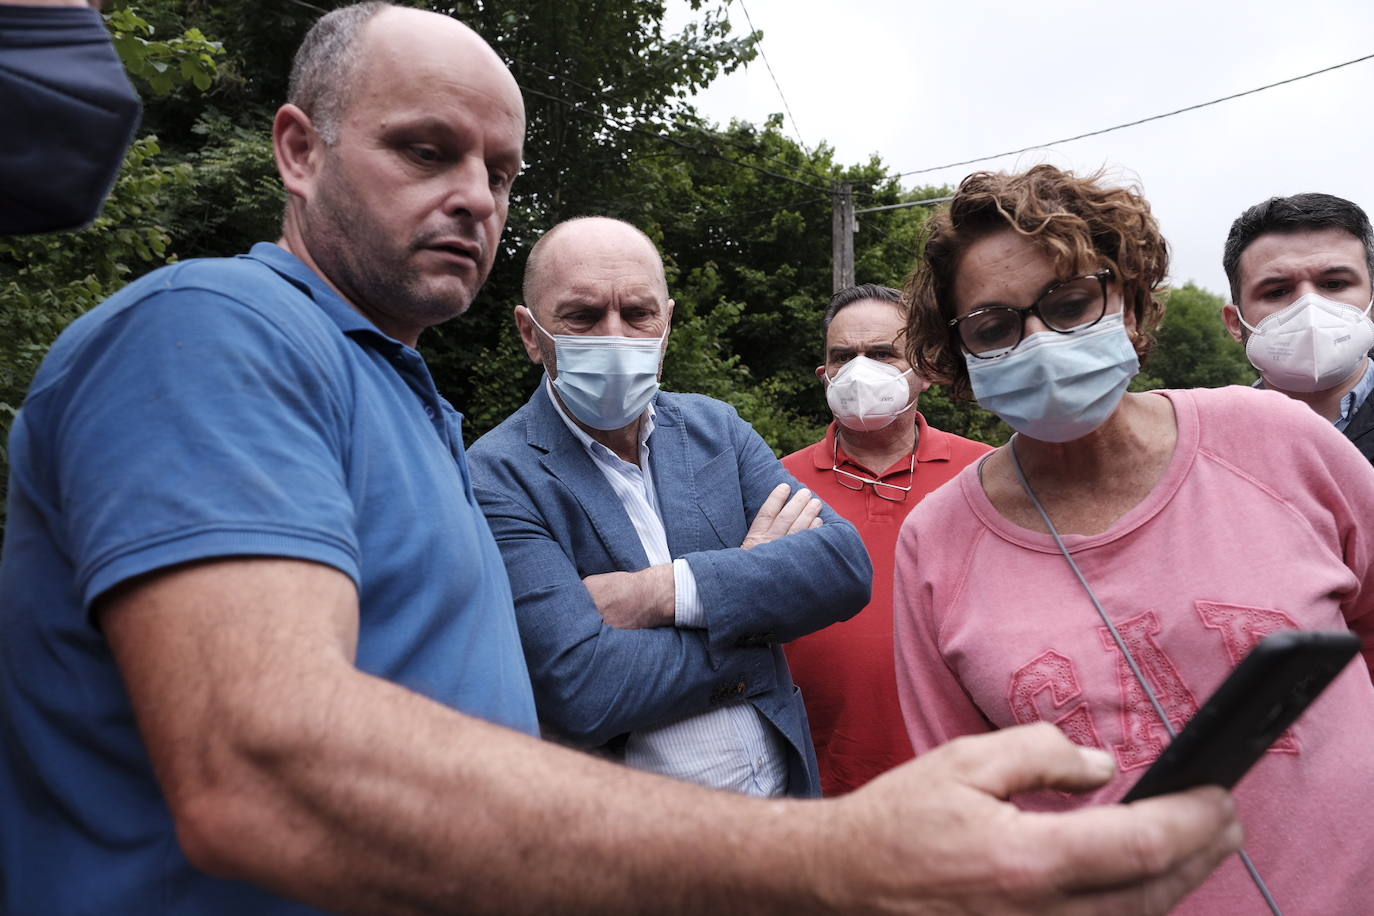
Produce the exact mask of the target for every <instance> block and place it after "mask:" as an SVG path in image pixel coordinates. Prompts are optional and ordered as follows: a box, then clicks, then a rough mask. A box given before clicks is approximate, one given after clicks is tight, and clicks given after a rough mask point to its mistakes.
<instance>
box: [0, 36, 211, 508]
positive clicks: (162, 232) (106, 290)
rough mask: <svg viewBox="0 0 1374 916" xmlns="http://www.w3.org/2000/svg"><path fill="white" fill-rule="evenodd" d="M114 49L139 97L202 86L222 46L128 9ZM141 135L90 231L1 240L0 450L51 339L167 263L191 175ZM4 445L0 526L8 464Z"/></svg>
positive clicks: (186, 167)
mask: <svg viewBox="0 0 1374 916" xmlns="http://www.w3.org/2000/svg"><path fill="white" fill-rule="evenodd" d="M106 21H107V22H108V23H109V25H110V28H111V31H112V36H113V40H114V43H115V47H116V49H117V50H118V52H119V54H120V58H121V60H123V61H124V64H125V67H126V68H127V69H128V70H129V72H130V74H131V75H132V76H133V78H134V83H135V85H136V86H138V87H139V88H140V90H141V92H142V94H144V96H145V98H146V97H147V95H148V93H149V92H150V91H151V92H152V93H153V94H154V95H156V96H166V95H169V94H171V93H173V92H175V91H177V90H178V89H179V87H182V86H191V87H194V88H198V89H201V90H203V89H205V88H208V87H209V85H210V83H211V82H212V81H213V79H214V76H215V73H216V57H217V56H218V55H219V54H220V53H222V48H221V47H220V46H219V44H218V43H216V42H211V41H208V40H206V38H205V36H204V35H203V34H201V33H200V32H199V31H197V30H195V29H189V30H186V31H185V32H182V33H178V34H176V35H175V36H174V37H172V38H169V39H166V40H162V39H157V38H156V37H155V31H156V30H155V29H154V28H153V27H152V26H151V25H149V23H148V22H146V21H145V20H143V19H142V18H141V17H139V16H137V15H136V14H134V13H133V12H132V11H130V10H128V9H118V10H114V11H112V12H111V13H110V14H109V15H108V16H107V17H106ZM161 152H162V149H161V147H160V145H159V143H158V138H157V137H156V136H153V135H151V134H146V133H145V134H144V136H142V137H141V138H140V139H138V140H137V141H135V142H134V143H133V145H132V146H131V147H130V148H129V151H128V153H127V154H126V155H125V157H124V166H123V169H122V170H121V171H120V174H119V178H118V179H117V180H116V182H115V185H114V188H113V189H112V190H111V192H110V197H109V199H108V200H107V201H106V203H105V207H104V209H103V210H102V211H101V214H100V216H99V217H98V218H97V219H96V220H95V222H94V223H92V225H91V226H90V227H89V228H87V229H85V230H82V231H81V232H77V233H69V234H62V235H48V236H19V237H5V236H0V303H3V307H0V445H3V444H4V443H7V441H8V438H9V430H10V424H11V423H12V422H13V420H14V416H15V414H16V412H17V411H18V409H19V405H20V403H21V402H22V401H23V397H24V392H25V390H26V389H27V388H28V384H29V380H30V379H31V378H32V377H33V373H34V372H35V371H37V369H38V364H39V363H40V362H41V361H42V359H43V356H44V355H45V354H46V353H47V351H48V347H49V346H50V345H51V343H52V341H53V340H54V339H55V338H56V337H57V335H58V334H59V333H60V332H61V331H62V329H63V328H65V327H66V326H67V324H69V323H70V322H71V321H72V320H73V319H75V318H76V317H77V316H78V315H80V314H81V313H82V312H85V311H86V310H87V309H89V308H91V307H92V306H94V305H96V304H97V303H98V302H100V301H101V300H102V299H104V298H106V297H107V296H109V295H110V294H112V293H113V292H115V291H116V290H118V289H119V288H120V287H121V286H123V285H124V284H125V283H127V282H128V281H129V280H131V279H133V278H134V277H137V276H139V275H140V274H143V273H146V272H147V271H149V270H151V269H152V268H154V267H157V266H159V265H161V264H164V263H166V262H168V261H170V260H171V259H172V258H173V257H174V255H173V252H172V247H171V244H172V236H171V232H170V230H169V228H168V225H167V224H168V220H167V209H168V207H169V206H170V203H171V201H172V200H173V199H175V198H176V197H178V196H180V195H184V194H186V193H188V192H189V191H190V189H191V188H192V186H193V182H192V169H191V167H190V166H189V165H188V164H186V163H184V162H176V161H171V160H169V159H167V158H165V157H162V156H160V154H161ZM6 455H7V452H6V449H5V447H0V520H3V517H4V511H5V510H4V499H3V497H4V492H5V489H6V488H7V485H8V484H7V480H8V476H9V474H8V470H9V464H8V461H7V460H6Z"/></svg>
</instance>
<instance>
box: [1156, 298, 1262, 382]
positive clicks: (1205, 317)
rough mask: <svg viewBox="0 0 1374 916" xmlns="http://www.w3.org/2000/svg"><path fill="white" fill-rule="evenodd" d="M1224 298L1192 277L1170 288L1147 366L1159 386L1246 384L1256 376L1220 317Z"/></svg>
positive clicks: (1241, 348) (1243, 350) (1243, 351)
mask: <svg viewBox="0 0 1374 916" xmlns="http://www.w3.org/2000/svg"><path fill="white" fill-rule="evenodd" d="M1225 304H1226V300H1225V299H1223V298H1222V297H1221V296H1217V295H1213V294H1212V293H1209V292H1207V291H1206V290H1204V289H1200V288H1199V287H1197V286H1194V285H1193V284H1192V283H1189V284H1187V285H1185V286H1182V287H1179V288H1178V289H1174V290H1171V291H1170V293H1169V298H1168V300H1167V305H1168V308H1167V310H1166V311H1165V313H1164V323H1163V324H1162V325H1161V326H1160V329H1159V332H1158V334H1157V335H1156V337H1157V340H1158V342H1157V344H1156V346H1155V349H1154V352H1153V353H1152V354H1151V355H1150V361H1149V363H1148V365H1147V366H1146V369H1147V371H1148V372H1149V374H1150V375H1151V376H1153V377H1154V378H1156V379H1157V380H1158V381H1159V384H1158V385H1152V386H1151V387H1157V388H1219V387H1221V386H1222V385H1248V384H1250V383H1251V382H1253V381H1254V380H1255V379H1256V378H1258V376H1257V375H1256V374H1255V370H1254V368H1253V367H1252V366H1251V365H1250V362H1249V360H1247V359H1246V358H1245V349H1244V348H1243V347H1242V346H1241V345H1240V344H1238V343H1236V341H1235V340H1234V339H1232V337H1231V335H1230V333H1229V332H1227V330H1226V325H1225V323H1224V322H1223V321H1222V318H1221V309H1222V306H1224V305H1225Z"/></svg>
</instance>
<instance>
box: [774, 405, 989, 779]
mask: <svg viewBox="0 0 1374 916" xmlns="http://www.w3.org/2000/svg"><path fill="white" fill-rule="evenodd" d="M916 428H917V430H918V432H919V439H918V441H917V445H916V470H915V473H914V474H913V473H911V472H910V470H909V469H910V467H911V455H910V453H908V454H906V455H904V456H902V458H901V459H899V460H898V461H896V462H895V463H894V464H893V465H892V466H891V467H889V468H887V469H886V470H885V471H883V473H881V474H878V473H875V472H874V471H873V470H872V469H870V468H866V467H864V466H863V465H861V464H856V463H855V462H853V461H851V460H849V458H848V457H847V456H846V455H845V453H844V449H843V448H841V449H840V450H839V454H838V458H836V457H835V451H834V449H835V424H834V423H831V424H830V428H829V429H828V430H826V433H825V438H824V439H822V440H821V441H820V442H817V443H816V444H814V445H810V446H807V447H806V448H804V449H802V450H801V451H798V452H793V453H792V454H791V455H788V456H787V457H786V458H784V459H783V460H782V463H783V465H784V466H785V467H786V468H787V470H788V471H790V472H791V473H792V476H794V477H796V478H797V479H798V480H800V481H801V482H802V483H804V484H805V485H806V486H808V487H810V488H811V490H812V492H814V493H815V494H816V495H817V496H819V497H821V499H823V500H825V501H826V502H827V503H828V504H829V505H830V507H831V508H832V509H834V510H835V511H836V512H838V513H840V515H843V516H844V517H845V518H847V519H848V520H849V521H851V522H853V523H854V526H855V527H857V528H858V529H859V534H860V535H862V536H863V539H864V545H865V546H866V547H867V548H868V554H869V556H870V557H871V558H872V560H873V598H872V600H871V601H870V602H869V604H868V606H867V607H865V608H864V609H863V610H862V611H860V612H859V613H858V614H856V615H855V616H854V617H852V618H851V619H849V620H845V621H841V622H840V623H836V624H831V625H830V626H828V627H826V628H825V629H824V630H820V631H818V632H815V633H812V634H810V635H808V636H803V637H802V638H800V639H797V640H795V641H793V642H790V643H788V644H787V646H786V647H785V649H786V652H787V662H788V665H789V666H790V667H791V669H792V678H793V679H794V680H795V681H796V682H797V685H798V686H799V687H801V690H802V695H803V697H804V698H805V699H806V714H807V717H808V718H809V719H810V720H811V736H812V738H813V740H814V741H815V743H816V757H817V759H818V760H819V761H820V767H821V789H822V791H823V792H824V794H825V795H839V794H841V793H844V792H849V791H851V790H853V789H857V788H858V787H859V786H861V785H863V784H864V783H866V782H868V781H869V780H870V779H872V778H873V777H874V776H877V775H878V774H879V773H882V772H884V771H886V770H890V769H892V768H893V767H895V766H896V765H897V764H899V763H901V762H902V761H904V760H910V759H911V757H912V756H913V754H912V751H911V743H910V742H909V741H908V740H907V737H906V726H905V725H903V724H902V710H901V707H900V706H899V705H898V701H897V680H896V668H895V666H894V664H893V653H892V575H893V560H894V558H895V556H896V549H897V533H898V532H899V531H900V530H901V527H902V521H903V520H904V519H905V518H906V516H907V513H908V512H910V511H911V510H912V508H913V507H914V506H915V505H916V504H917V503H918V502H920V501H921V497H923V496H925V495H926V494H927V493H929V492H931V491H932V490H934V489H935V488H936V487H938V486H940V485H941V484H942V483H944V482H945V481H947V480H949V479H950V478H952V477H954V476H955V475H956V474H958V473H959V472H960V471H961V470H963V468H964V467H965V466H966V465H968V464H969V463H971V462H972V461H974V460H975V459H976V458H978V457H980V456H982V455H983V454H985V453H987V452H989V451H991V447H990V446H987V445H984V444H983V443H981V442H974V441H973V440H971V439H965V438H963V437H962V436H955V435H952V434H950V433H945V432H941V431H940V430H938V429H932V428H930V427H929V426H927V425H926V419H925V417H923V416H921V414H920V413H919V412H918V413H917V414H916ZM836 461H838V462H839V466H840V467H841V468H842V469H845V470H848V471H850V472H851V473H854V474H860V475H862V476H864V477H872V478H876V479H878V480H881V481H883V482H884V483H891V484H895V485H897V486H901V487H905V486H910V487H911V492H909V493H907V494H906V498H905V499H904V500H901V501H899V502H893V501H891V500H887V499H884V498H882V497H880V496H878V495H877V494H875V493H874V492H873V487H872V486H870V485H868V484H863V485H862V489H860V490H854V489H850V488H849V487H845V486H844V485H843V484H841V483H840V481H839V475H838V474H836V473H835V472H834V471H833V470H832V468H833V467H834V464H835V462H836ZM847 482H848V483H849V484H851V486H859V484H858V483H857V481H854V480H848V481H847Z"/></svg>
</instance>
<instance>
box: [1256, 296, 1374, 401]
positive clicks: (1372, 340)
mask: <svg viewBox="0 0 1374 916" xmlns="http://www.w3.org/2000/svg"><path fill="white" fill-rule="evenodd" d="M1371 305H1374V302H1371ZM1369 308H1370V307H1369V306H1368V305H1366V306H1365V307H1364V308H1363V309H1360V308H1358V307H1357V306H1353V305H1346V304H1345V303H1344V302H1336V301H1335V300H1332V299H1327V298H1326V297H1324V296H1319V295H1317V294H1316V293H1306V294H1304V295H1302V296H1299V297H1298V298H1297V299H1295V300H1294V301H1293V302H1292V303H1291V304H1289V305H1287V306H1285V307H1284V308H1282V309H1280V310H1279V311H1277V312H1275V313H1274V314H1272V315H1269V316H1268V317H1266V318H1264V319H1263V320H1262V321H1260V323H1259V324H1257V325H1253V326H1252V325H1250V324H1249V323H1248V322H1247V321H1246V320H1245V316H1244V315H1241V314H1240V309H1239V308H1237V309H1236V316H1237V317H1238V318H1240V323H1241V324H1242V325H1244V326H1245V327H1246V328H1247V329H1248V330H1249V331H1250V339H1249V340H1248V341H1246V343H1245V355H1246V357H1248V358H1249V360H1250V365H1252V366H1254V367H1255V368H1256V369H1258V370H1259V372H1260V375H1263V376H1264V381H1265V382H1266V383H1267V384H1268V385H1270V386H1271V387H1273V388H1278V389H1279V390H1281V391H1300V392H1311V391H1325V390H1326V389H1327V388H1332V387H1335V386H1336V385H1338V384H1340V382H1341V381H1342V380H1343V379H1345V378H1347V377H1348V376H1349V375H1350V374H1351V373H1352V372H1354V371H1355V369H1356V367H1358V366H1359V364H1360V360H1362V359H1364V356H1365V354H1366V353H1368V352H1369V349H1370V348H1371V347H1374V322H1371V321H1370V320H1369Z"/></svg>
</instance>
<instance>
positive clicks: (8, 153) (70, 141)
mask: <svg viewBox="0 0 1374 916" xmlns="http://www.w3.org/2000/svg"><path fill="white" fill-rule="evenodd" d="M140 109H141V106H140V105H139V101H138V95H137V94H136V93H135V92H134V89H133V87H132V86H130V85H129V78H128V77H127V76H126V75H125V73H124V66H123V64H121V63H120V61H119V56H118V55H116V54H115V51H114V48H113V47H112V46H111V44H110V36H109V33H108V32H106V31H105V23H104V21H103V20H102V19H101V18H100V14H99V13H97V12H96V11H95V10H93V9H90V8H83V7H36V6H0V233H3V234H17V233H30V232H55V231H57V230H60V229H74V228H78V227H80V226H84V225H85V224H87V223H89V222H90V221H91V220H93V219H95V217H96V215H97V214H99V212H100V204H101V202H102V201H103V200H104V199H105V195H106V194H107V193H108V192H109V190H110V186H111V185H112V184H114V179H115V175H116V174H118V172H119V167H120V164H121V163H122V162H123V161H124V151H125V150H126V149H127V148H128V146H129V143H130V141H132V140H133V136H134V130H135V129H136V128H137V127H138V120H139V112H140Z"/></svg>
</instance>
